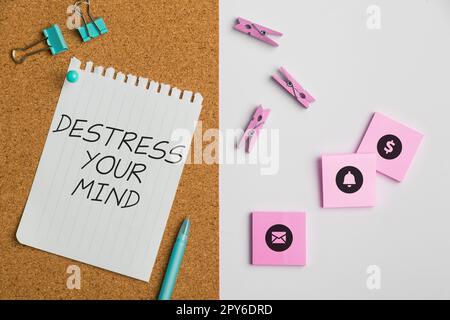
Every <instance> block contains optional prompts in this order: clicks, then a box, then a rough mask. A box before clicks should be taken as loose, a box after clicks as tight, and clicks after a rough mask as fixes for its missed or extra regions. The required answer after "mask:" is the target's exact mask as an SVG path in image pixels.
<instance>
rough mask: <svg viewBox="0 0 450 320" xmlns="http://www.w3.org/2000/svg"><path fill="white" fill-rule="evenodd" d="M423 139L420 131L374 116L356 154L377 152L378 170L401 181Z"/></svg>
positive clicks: (379, 114) (380, 116)
mask: <svg viewBox="0 0 450 320" xmlns="http://www.w3.org/2000/svg"><path fill="white" fill-rule="evenodd" d="M422 138H423V135H422V134H421V133H420V132H417V131H415V130H413V129H411V128H408V127H406V126H405V125H403V124H401V123H399V122H396V121H394V120H392V119H390V118H388V117H386V116H384V115H382V114H381V113H375V114H374V116H373V118H372V121H371V122H370V125H369V127H368V129H367V131H366V134H365V135H364V138H363V140H362V142H361V144H360V146H359V148H358V151H357V152H358V153H368V152H373V153H375V154H376V155H377V171H378V172H380V173H382V174H385V175H386V176H388V177H391V178H393V179H395V180H397V181H402V180H403V179H404V178H405V175H406V172H407V171H408V168H409V166H410V165H411V162H412V160H413V158H414V155H415V154H416V152H417V149H418V148H419V145H420V143H421V141H422Z"/></svg>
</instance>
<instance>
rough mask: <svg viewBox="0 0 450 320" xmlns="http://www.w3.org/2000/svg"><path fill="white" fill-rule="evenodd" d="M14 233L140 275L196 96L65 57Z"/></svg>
mask: <svg viewBox="0 0 450 320" xmlns="http://www.w3.org/2000/svg"><path fill="white" fill-rule="evenodd" d="M69 70H75V71H77V72H78V74H79V79H78V81H77V82H75V83H70V82H68V81H67V80H66V81H65V83H64V86H63V88H62V91H61V95H60V97H59V101H58V105H57V107H56V111H55V114H54V117H53V120H52V124H51V127H50V130H49V133H48V136H47V141H46V143H45V147H44V151H43V153H42V156H41V159H40V162H39V166H38V169H37V172H36V176H35V178H34V182H33V186H32V188H31V192H30V194H29V196H28V200H27V203H26V206H25V209H24V212H23V216H22V220H21V221H20V225H19V228H18V231H17V239H18V241H19V242H20V243H22V244H25V245H29V246H32V247H35V248H38V249H41V250H45V251H48V252H51V253H55V254H57V255H61V256H64V257H68V258H71V259H75V260H78V261H82V262H85V263H88V264H91V265H94V266H97V267H100V268H104V269H107V270H111V271H114V272H118V273H120V274H123V275H127V276H130V277H133V278H136V279H140V280H144V281H148V280H149V279H150V275H151V270H152V267H153V264H154V262H155V259H156V255H157V253H158V248H159V244H160V241H161V238H162V235H163V232H164V229H165V226H166V222H167V219H168V216H169V213H170V209H171V206H172V202H173V199H174V197H175V193H176V190H177V186H178V182H179V180H180V176H181V173H182V170H183V166H184V162H185V160H186V158H187V155H188V152H189V146H190V143H191V139H192V133H193V131H194V129H195V125H196V122H197V120H198V117H199V113H200V110H201V105H202V100H203V98H202V96H201V95H200V94H193V93H192V92H189V91H184V92H181V90H179V89H177V88H171V87H170V86H169V85H164V84H158V83H157V82H154V81H148V80H147V79H145V78H137V77H135V76H133V75H127V76H125V75H124V74H123V73H120V72H119V73H116V71H115V70H114V69H113V68H108V69H106V70H104V69H103V67H101V66H98V67H95V68H93V64H92V62H87V63H86V67H85V69H84V70H82V69H81V62H80V61H79V60H77V59H76V58H72V59H71V61H70V65H69V69H68V71H69Z"/></svg>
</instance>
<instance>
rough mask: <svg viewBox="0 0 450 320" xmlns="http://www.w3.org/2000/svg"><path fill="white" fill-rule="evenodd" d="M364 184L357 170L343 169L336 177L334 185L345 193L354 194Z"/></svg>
mask: <svg viewBox="0 0 450 320" xmlns="http://www.w3.org/2000/svg"><path fill="white" fill-rule="evenodd" d="M363 182H364V178H363V175H362V173H361V171H359V169H358V168H355V167H352V166H348V167H344V168H342V169H341V170H339V172H338V173H337V175H336V185H337V186H338V188H339V190H341V191H342V192H345V193H355V192H357V191H358V190H359V189H361V187H362V185H363Z"/></svg>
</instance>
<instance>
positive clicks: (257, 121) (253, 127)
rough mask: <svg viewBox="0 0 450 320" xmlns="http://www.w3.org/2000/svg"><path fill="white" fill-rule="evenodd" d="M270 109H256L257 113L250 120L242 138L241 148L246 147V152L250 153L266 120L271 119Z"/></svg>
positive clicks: (260, 107)
mask: <svg viewBox="0 0 450 320" xmlns="http://www.w3.org/2000/svg"><path fill="white" fill-rule="evenodd" d="M269 114H270V109H264V108H263V107H262V106H259V107H257V108H256V111H255V113H254V114H253V116H252V119H251V120H250V122H249V124H248V126H247V129H246V130H245V132H244V135H243V136H242V139H241V142H240V143H239V148H242V146H244V145H245V147H246V151H247V152H250V151H251V150H252V148H253V146H254V144H255V142H256V140H257V139H258V136H259V132H260V130H261V129H262V127H263V126H264V123H266V119H267V118H268V117H269Z"/></svg>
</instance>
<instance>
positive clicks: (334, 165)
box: [322, 154, 376, 208]
mask: <svg viewBox="0 0 450 320" xmlns="http://www.w3.org/2000/svg"><path fill="white" fill-rule="evenodd" d="M375 176H376V156H375V154H338V155H324V156H322V192H323V199H322V200H323V207H324V208H351V207H373V206H374V205H375V201H376V183H375V182H376V181H375V178H376V177H375Z"/></svg>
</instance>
